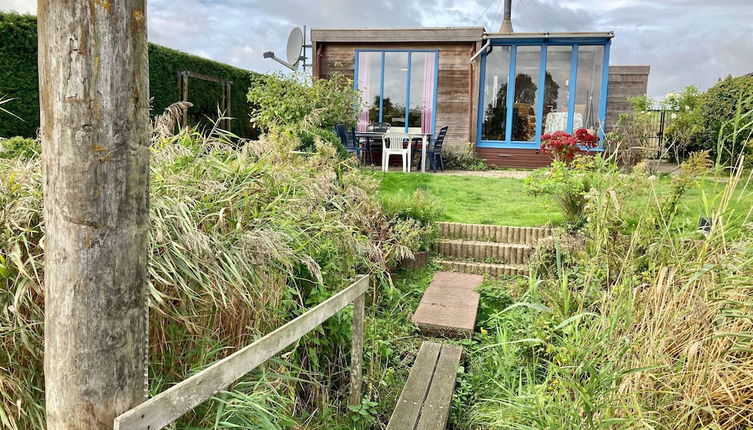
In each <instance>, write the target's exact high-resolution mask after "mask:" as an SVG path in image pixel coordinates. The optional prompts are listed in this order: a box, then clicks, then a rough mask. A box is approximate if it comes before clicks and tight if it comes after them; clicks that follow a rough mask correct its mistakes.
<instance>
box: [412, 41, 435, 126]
mask: <svg viewBox="0 0 753 430" xmlns="http://www.w3.org/2000/svg"><path fill="white" fill-rule="evenodd" d="M414 55H415V54H414ZM434 57H435V54H434V53H433V52H427V53H425V54H424V91H423V97H422V99H421V105H422V107H423V109H422V110H421V133H433V132H434V130H432V129H431V123H432V119H433V118H434V69H435V67H436V65H435V64H434V61H435V58H434Z"/></svg>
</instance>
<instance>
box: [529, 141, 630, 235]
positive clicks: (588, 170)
mask: <svg viewBox="0 0 753 430" xmlns="http://www.w3.org/2000/svg"><path fill="white" fill-rule="evenodd" d="M617 173H618V169H617V166H616V165H615V164H614V163H613V162H612V160H611V159H610V160H606V159H604V158H603V157H602V156H601V154H597V155H595V156H590V155H581V156H578V157H575V158H574V159H573V160H572V162H571V163H570V164H567V163H565V162H564V161H560V160H554V161H553V162H552V164H551V166H550V167H548V168H545V169H538V170H536V171H534V172H533V173H531V174H530V175H529V176H528V177H527V178H526V192H527V193H529V194H530V195H533V196H539V195H548V196H551V197H552V198H553V200H554V202H555V203H556V204H557V205H558V206H559V208H560V209H561V210H562V213H563V215H564V217H565V223H566V224H567V225H568V226H569V227H570V228H579V227H581V226H582V225H583V224H584V223H585V217H584V213H583V210H584V208H585V205H586V202H587V194H588V193H589V191H590V190H591V188H593V187H597V186H599V184H600V182H603V180H604V177H605V175H614V174H617Z"/></svg>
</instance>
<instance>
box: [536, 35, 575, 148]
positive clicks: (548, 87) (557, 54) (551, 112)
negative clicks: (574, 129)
mask: <svg viewBox="0 0 753 430" xmlns="http://www.w3.org/2000/svg"><path fill="white" fill-rule="evenodd" d="M546 55H547V58H546V81H545V88H544V116H543V118H542V123H541V128H542V132H541V133H542V134H546V133H554V132H555V131H567V120H568V108H569V106H570V69H571V66H572V56H573V48H572V47H571V46H549V47H547V54H546Z"/></svg>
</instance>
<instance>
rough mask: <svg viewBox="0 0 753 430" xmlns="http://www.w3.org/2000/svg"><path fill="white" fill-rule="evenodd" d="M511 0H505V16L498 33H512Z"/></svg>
mask: <svg viewBox="0 0 753 430" xmlns="http://www.w3.org/2000/svg"><path fill="white" fill-rule="evenodd" d="M513 31H514V30H513V29H512V0H505V18H504V19H503V20H502V27H500V28H499V32H500V33H512V32H513Z"/></svg>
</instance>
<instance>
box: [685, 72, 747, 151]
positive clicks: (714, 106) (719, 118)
mask: <svg viewBox="0 0 753 430" xmlns="http://www.w3.org/2000/svg"><path fill="white" fill-rule="evenodd" d="M738 103H739V104H740V106H739V108H740V112H741V113H745V112H749V111H750V110H753V76H741V77H738V78H733V77H727V78H726V79H723V80H721V81H719V82H718V83H717V84H716V85H714V86H713V87H711V88H709V90H708V91H706V93H705V94H703V95H702V96H701V103H700V105H699V106H698V112H699V115H698V118H699V119H700V122H701V124H700V127H699V128H698V132H697V133H695V135H694V136H693V138H692V142H691V145H690V147H689V150H691V151H700V150H706V149H708V150H711V153H712V155H714V156H716V155H717V154H716V150H717V145H722V147H723V148H724V152H723V153H722V154H720V155H721V161H722V162H724V163H725V164H728V163H731V162H734V161H735V159H736V158H737V154H739V151H740V150H741V149H742V145H743V143H744V142H739V141H738V142H733V138H732V135H731V134H732V132H733V129H734V126H733V124H732V123H731V122H732V121H734V120H735V116H736V114H737V110H738ZM748 121H750V118H748V119H747V120H745V121H742V123H741V124H739V126H740V127H743V129H742V130H740V135H741V136H747V135H748V133H750V132H751V128H750V125H748V126H747V127H744V126H745V124H746V123H747V122H748ZM722 127H724V129H722ZM738 139H739V138H738Z"/></svg>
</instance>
